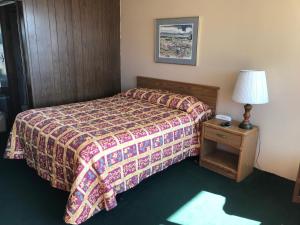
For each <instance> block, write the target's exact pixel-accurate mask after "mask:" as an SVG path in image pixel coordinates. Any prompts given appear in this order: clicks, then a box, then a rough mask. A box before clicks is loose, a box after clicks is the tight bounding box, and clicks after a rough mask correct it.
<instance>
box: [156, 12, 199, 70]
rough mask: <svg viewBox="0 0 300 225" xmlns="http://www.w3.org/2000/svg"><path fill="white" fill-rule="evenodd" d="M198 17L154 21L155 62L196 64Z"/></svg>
mask: <svg viewBox="0 0 300 225" xmlns="http://www.w3.org/2000/svg"><path fill="white" fill-rule="evenodd" d="M198 26H199V17H184V18H170V19H157V20H156V43H155V62H158V63H173V64H184V65H194V66H195V65H196V64H197V42H198Z"/></svg>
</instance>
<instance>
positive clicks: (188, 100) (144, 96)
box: [121, 88, 212, 122]
mask: <svg viewBox="0 0 300 225" xmlns="http://www.w3.org/2000/svg"><path fill="white" fill-rule="evenodd" d="M121 95H122V96H124V97H130V98H134V99H140V100H146V101H148V102H151V103H153V104H159V105H163V106H166V107H169V108H172V109H179V110H182V111H185V112H187V113H189V114H190V115H191V116H192V118H193V119H194V120H195V121H196V122H198V121H203V120H207V119H208V118H209V117H210V116H211V114H212V111H211V110H210V109H209V106H208V105H207V104H205V103H203V102H201V101H199V100H198V99H197V98H196V97H194V96H190V95H182V94H175V93H172V92H169V91H166V90H158V89H148V88H133V89H129V90H128V91H126V92H123V93H122V94H121Z"/></svg>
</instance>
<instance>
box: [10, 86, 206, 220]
mask: <svg viewBox="0 0 300 225" xmlns="http://www.w3.org/2000/svg"><path fill="white" fill-rule="evenodd" d="M210 113H211V111H210V110H209V108H208V106H207V105H206V104H204V103H202V102H200V101H198V100H197V99H195V98H194V97H191V96H183V95H178V94H172V93H168V92H165V91H158V90H150V89H131V90H129V91H127V92H125V93H122V94H119V95H116V96H113V97H110V98H104V99H99V100H94V101H88V102H82V103H74V104H69V105H62V106H55V107H48V108H41V109H32V110H29V111H25V112H22V113H20V114H19V115H17V117H16V120H15V123H14V125H13V129H12V131H11V135H10V139H9V142H8V146H7V149H6V152H5V157H6V158H8V159H25V160H26V161H27V164H28V165H29V166H30V167H32V168H34V169H35V170H36V171H37V173H38V175H39V176H41V177H42V178H44V179H46V180H48V181H50V183H51V185H52V186H53V187H55V188H59V189H62V190H65V191H69V192H70V195H69V199H68V202H67V206H66V212H65V218H64V219H65V222H66V223H70V224H80V223H82V222H84V221H85V220H87V219H88V218H90V217H91V216H93V215H94V214H95V213H97V212H99V211H101V210H102V209H106V210H110V209H112V208H114V207H116V206H117V202H116V195H117V194H118V193H121V192H124V191H126V190H128V189H130V188H132V187H134V186H136V185H137V184H138V183H140V182H141V181H142V180H144V179H145V178H147V177H149V176H151V175H152V174H155V173H157V172H159V171H161V170H163V169H165V168H167V167H168V166H170V165H172V164H174V163H176V162H179V161H181V160H183V159H185V158H186V157H189V156H195V155H198V154H199V147H200V143H199V135H200V133H199V132H200V129H199V126H200V123H199V122H200V121H202V120H205V119H207V118H208V117H209V116H210Z"/></svg>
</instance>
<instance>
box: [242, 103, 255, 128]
mask: <svg viewBox="0 0 300 225" xmlns="http://www.w3.org/2000/svg"><path fill="white" fill-rule="evenodd" d="M244 108H245V113H244V121H243V122H241V123H240V125H239V128H241V129H245V130H251V129H252V128H253V125H252V124H251V123H250V111H251V109H252V105H250V104H246V105H245V106H244Z"/></svg>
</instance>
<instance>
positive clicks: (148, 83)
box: [137, 76, 220, 112]
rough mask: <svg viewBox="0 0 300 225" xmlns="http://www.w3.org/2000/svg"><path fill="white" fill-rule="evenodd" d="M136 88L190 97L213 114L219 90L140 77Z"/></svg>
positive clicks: (217, 88) (200, 85)
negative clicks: (166, 91) (206, 105)
mask: <svg viewBox="0 0 300 225" xmlns="http://www.w3.org/2000/svg"><path fill="white" fill-rule="evenodd" d="M137 87H138V88H152V89H162V90H168V91H172V92H174V93H178V94H185V95H192V96H195V97H197V98H198V99H199V100H200V101H203V102H204V103H206V104H208V105H209V106H210V107H211V109H212V110H213V111H214V112H215V111H216V106H217V99H218V91H219V89H220V88H219V87H214V86H208V85H202V84H191V83H184V82H178V81H170V80H161V79H156V78H151V77H142V76H138V77H137Z"/></svg>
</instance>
